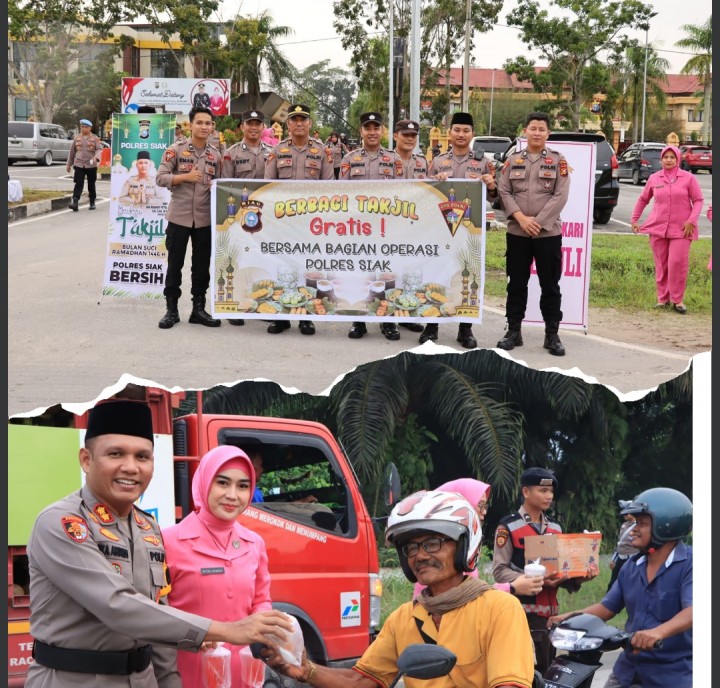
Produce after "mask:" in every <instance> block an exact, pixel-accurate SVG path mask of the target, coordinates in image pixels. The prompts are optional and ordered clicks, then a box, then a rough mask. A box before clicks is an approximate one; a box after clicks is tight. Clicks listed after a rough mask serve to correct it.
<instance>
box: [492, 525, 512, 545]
mask: <svg viewBox="0 0 720 688" xmlns="http://www.w3.org/2000/svg"><path fill="white" fill-rule="evenodd" d="M509 537H510V532H509V531H508V529H507V528H506V527H505V526H499V527H498V529H497V532H496V533H495V546H496V547H505V543H506V542H507V541H508V538H509Z"/></svg>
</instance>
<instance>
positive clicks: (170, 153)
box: [163, 148, 175, 162]
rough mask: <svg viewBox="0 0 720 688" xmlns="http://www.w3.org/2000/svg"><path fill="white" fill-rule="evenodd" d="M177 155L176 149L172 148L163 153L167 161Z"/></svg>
mask: <svg viewBox="0 0 720 688" xmlns="http://www.w3.org/2000/svg"><path fill="white" fill-rule="evenodd" d="M174 157H175V151H174V150H173V149H172V148H168V149H167V150H166V151H165V155H163V160H165V162H170V161H171V160H172V159H173V158H174Z"/></svg>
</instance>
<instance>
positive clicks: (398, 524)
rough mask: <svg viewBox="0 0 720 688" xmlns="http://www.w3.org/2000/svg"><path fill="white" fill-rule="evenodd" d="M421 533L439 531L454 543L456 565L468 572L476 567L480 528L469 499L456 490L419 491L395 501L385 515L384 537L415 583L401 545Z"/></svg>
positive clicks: (460, 569)
mask: <svg viewBox="0 0 720 688" xmlns="http://www.w3.org/2000/svg"><path fill="white" fill-rule="evenodd" d="M421 533H439V534H441V535H445V536H447V537H449V538H452V539H453V540H455V541H456V542H457V548H456V550H455V568H456V569H457V570H458V571H460V572H462V573H468V572H470V571H474V570H475V568H476V566H477V557H478V552H479V551H480V540H481V539H482V527H481V523H480V519H479V518H478V515H477V512H476V511H475V508H474V507H473V505H472V504H470V502H468V501H467V499H465V497H463V496H462V495H459V494H457V493H455V492H438V491H427V490H421V491H420V492H415V493H413V494H411V495H409V496H407V497H405V499H403V500H402V501H400V502H398V503H397V504H396V505H395V507H394V508H393V510H392V512H391V513H390V516H388V524H387V528H386V529H385V539H386V540H387V542H388V543H389V544H391V545H394V546H395V547H396V549H397V552H398V556H399V558H400V565H401V566H402V569H403V572H404V573H405V576H406V578H407V579H408V580H410V581H412V582H413V583H416V582H417V579H416V578H415V574H414V573H413V572H412V569H411V568H410V566H409V565H408V562H407V557H405V555H404V554H403V553H402V550H401V547H402V546H403V545H404V544H405V543H406V542H407V541H408V540H409V539H410V538H411V537H413V536H415V535H418V534H421Z"/></svg>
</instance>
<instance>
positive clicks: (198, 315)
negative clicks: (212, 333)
mask: <svg viewBox="0 0 720 688" xmlns="http://www.w3.org/2000/svg"><path fill="white" fill-rule="evenodd" d="M192 303H193V308H192V312H191V313H190V317H189V318H188V322H191V323H194V324H196V325H205V326H206V327H220V325H221V324H222V323H221V322H220V321H219V320H215V318H213V317H212V316H211V315H210V314H209V313H207V312H206V311H205V297H204V296H193V302H192Z"/></svg>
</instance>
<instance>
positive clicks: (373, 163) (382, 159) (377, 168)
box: [340, 146, 405, 180]
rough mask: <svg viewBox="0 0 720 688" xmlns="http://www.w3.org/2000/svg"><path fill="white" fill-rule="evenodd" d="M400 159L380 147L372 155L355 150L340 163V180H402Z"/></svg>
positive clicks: (403, 170)
mask: <svg viewBox="0 0 720 688" xmlns="http://www.w3.org/2000/svg"><path fill="white" fill-rule="evenodd" d="M404 178H405V169H404V167H403V161H402V158H401V157H400V156H399V155H398V154H397V153H396V152H395V151H391V150H387V149H386V148H383V147H382V146H381V147H380V148H379V149H378V150H376V151H375V152H374V153H371V152H369V151H366V150H365V148H357V149H356V150H354V151H351V152H350V153H348V154H347V155H346V156H345V157H344V158H343V159H342V162H341V163H340V179H350V180H353V179H404Z"/></svg>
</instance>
